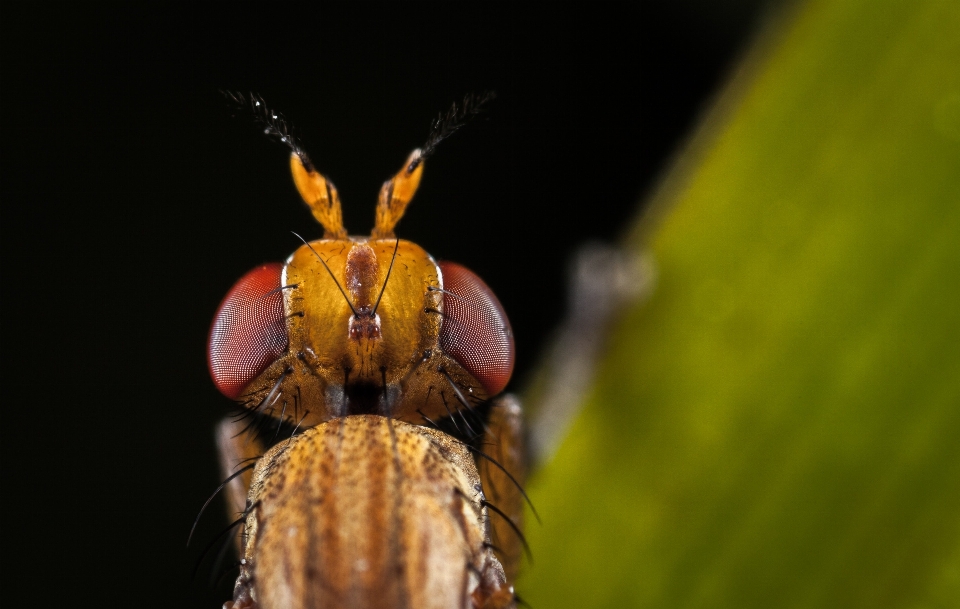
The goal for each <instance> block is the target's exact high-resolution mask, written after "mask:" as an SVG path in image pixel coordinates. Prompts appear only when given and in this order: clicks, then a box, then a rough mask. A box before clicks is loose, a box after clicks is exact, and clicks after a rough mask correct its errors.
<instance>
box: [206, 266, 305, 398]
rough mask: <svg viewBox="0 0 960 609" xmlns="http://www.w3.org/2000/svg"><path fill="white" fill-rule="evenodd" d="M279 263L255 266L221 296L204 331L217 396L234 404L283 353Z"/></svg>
mask: <svg viewBox="0 0 960 609" xmlns="http://www.w3.org/2000/svg"><path fill="white" fill-rule="evenodd" d="M281 271H283V265H282V264H279V263H274V264H265V265H263V266H259V267H257V268H255V269H253V270H252V271H250V272H249V273H247V274H246V275H244V276H243V277H241V278H240V280H239V281H238V282H237V283H236V284H234V286H233V287H232V288H231V289H230V291H229V292H227V295H226V297H225V298H224V299H223V302H222V303H220V308H219V309H217V314H216V316H215V317H214V318H213V325H212V326H211V328H210V339H209V342H208V344H207V357H208V363H209V365H210V376H212V377H213V382H214V383H215V384H216V386H217V389H219V390H220V393H222V394H223V395H225V396H227V397H228V398H230V399H236V398H237V396H239V395H240V393H241V392H242V391H243V389H244V387H246V386H247V385H248V384H250V381H252V380H253V379H255V378H257V376H259V375H260V373H261V372H263V371H264V370H265V369H266V368H267V367H268V366H269V365H270V364H272V363H273V362H275V361H277V359H278V358H279V357H280V356H281V355H283V353H284V351H286V348H287V327H286V323H285V322H284V317H283V294H282V293H281V291H280V289H279V288H280V273H281Z"/></svg>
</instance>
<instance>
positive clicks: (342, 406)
mask: <svg viewBox="0 0 960 609" xmlns="http://www.w3.org/2000/svg"><path fill="white" fill-rule="evenodd" d="M233 99H234V100H235V101H237V102H240V103H243V104H249V106H250V108H251V109H253V111H254V113H255V114H256V116H257V117H258V120H259V121H260V122H261V124H262V125H263V126H264V128H265V132H266V133H267V134H268V135H271V136H274V137H275V138H276V139H279V140H280V141H281V142H283V143H284V144H286V145H287V146H288V147H289V148H290V151H291V156H290V169H291V173H292V175H293V180H294V182H295V184H296V187H297V189H298V191H299V192H300V195H301V196H302V197H303V200H304V201H305V202H306V204H307V205H308V206H309V208H310V210H311V211H312V213H313V215H314V217H315V218H316V220H317V221H318V222H319V223H320V224H321V225H322V227H323V231H324V232H323V238H322V239H319V240H315V241H310V242H308V241H306V240H302V239H301V240H302V241H303V245H302V246H300V247H299V248H298V249H297V250H296V251H295V252H294V253H293V254H292V255H291V256H290V257H289V258H288V259H287V260H286V261H285V262H284V263H282V264H279V263H278V264H265V265H261V266H259V267H257V268H255V269H253V270H252V271H250V272H249V273H247V274H246V275H244V276H243V277H242V278H241V279H240V280H239V281H238V282H237V283H236V284H235V285H234V286H233V288H232V289H231V290H230V291H229V293H228V294H227V296H226V297H225V298H224V300H223V302H222V304H221V305H220V307H219V309H218V311H217V313H216V315H215V318H214V321H213V325H212V328H211V331H210V339H209V366H210V372H211V375H212V377H213V380H214V383H215V384H216V386H217V388H218V389H219V390H220V391H221V393H223V394H224V395H226V396H227V397H229V398H231V399H234V400H236V401H237V402H238V403H239V405H240V406H241V411H240V412H241V414H240V415H239V416H236V417H232V418H227V419H225V420H224V421H222V422H221V423H220V425H219V426H218V429H217V443H218V448H219V453H220V458H221V467H222V469H223V471H224V473H225V475H226V481H225V482H224V484H223V485H221V487H222V488H225V489H226V491H227V495H228V503H229V504H230V509H231V510H233V511H235V512H236V513H238V514H239V517H238V518H237V519H236V520H235V521H234V523H233V525H232V526H234V527H242V532H241V534H240V535H239V537H238V539H239V543H238V546H239V554H240V564H239V571H240V572H239V576H238V577H237V580H236V583H235V586H234V594H233V600H232V601H230V602H227V603H226V604H225V605H224V606H225V607H227V608H229V609H250V608H260V609H270V608H289V609H294V608H307V607H410V608H427V607H437V608H440V607H443V608H451V607H462V608H481V607H484V608H490V609H494V608H497V609H500V608H509V607H515V606H516V604H517V602H518V599H517V597H516V595H515V593H514V591H513V587H512V585H511V584H512V582H513V580H514V577H515V575H516V572H517V568H518V565H519V561H520V555H521V551H522V548H523V543H524V542H523V538H522V534H521V532H520V524H521V518H522V511H523V501H524V499H525V495H524V493H523V490H522V487H521V484H522V483H523V480H524V476H525V458H524V446H523V435H524V430H523V419H522V413H521V409H520V405H519V402H518V401H517V400H516V398H514V397H513V396H511V395H509V394H501V392H502V391H503V389H504V388H505V386H506V385H507V383H508V381H509V379H510V376H511V373H512V370H513V364H514V343H513V334H512V330H511V328H510V323H509V321H508V319H507V316H506V314H505V312H504V310H503V308H502V306H501V305H500V303H499V301H498V300H497V298H496V296H495V295H494V294H493V292H492V291H491V290H490V288H489V287H488V286H487V285H486V284H485V283H484V282H483V281H482V280H481V279H480V278H479V277H478V276H477V275H475V274H474V273H473V272H471V271H470V270H468V269H467V268H466V267H463V266H461V265H458V264H455V263H452V262H439V263H438V262H436V261H435V260H434V259H433V258H432V257H431V256H430V255H429V254H427V252H426V251H425V250H423V249H422V248H421V247H420V246H418V245H416V244H414V243H412V242H410V241H405V240H403V239H399V238H397V237H396V236H395V234H394V228H395V226H396V224H397V222H398V221H399V220H400V218H401V216H402V215H403V213H404V211H405V209H406V207H407V205H408V204H409V203H410V201H411V199H412V198H413V196H414V193H415V192H416V190H417V187H418V185H419V183H420V179H421V175H422V173H423V168H424V161H425V159H426V158H427V157H428V156H430V154H431V153H432V152H433V150H434V149H435V147H436V145H437V144H438V143H439V142H440V141H441V140H443V139H444V138H445V137H447V136H448V135H450V134H451V133H453V132H454V131H456V130H457V129H458V128H459V127H460V126H461V125H463V124H464V122H465V121H466V120H467V119H468V118H469V117H470V116H472V115H473V114H476V112H477V111H478V110H479V107H480V105H481V104H482V103H483V102H484V101H486V98H467V99H466V100H465V101H464V103H463V104H462V105H461V106H460V107H458V106H457V105H456V104H455V105H454V106H453V108H452V109H451V111H450V112H448V113H447V114H446V115H445V116H442V117H440V118H439V119H438V120H437V121H435V122H434V124H433V130H432V132H431V134H430V137H429V138H428V140H427V142H426V144H424V146H422V147H421V148H418V149H416V150H414V151H413V152H412V153H411V154H410V155H409V157H408V158H407V159H406V161H405V162H404V164H403V167H402V168H401V169H400V171H398V172H397V173H396V175H394V176H393V177H392V178H391V179H390V180H388V181H387V182H385V183H384V184H383V187H382V188H381V190H380V194H379V198H378V202H377V208H376V221H375V226H374V228H373V231H372V233H371V235H370V236H369V237H352V236H348V234H347V231H346V229H345V228H344V225H343V220H342V213H341V205H340V200H339V197H338V194H337V190H336V188H335V187H334V185H333V183H332V182H331V181H330V180H328V179H327V178H326V177H324V176H323V175H322V174H320V173H319V172H318V171H317V170H316V169H315V167H314V165H313V163H312V162H311V161H310V159H309V158H308V157H307V155H306V153H305V152H304V151H303V149H302V147H301V146H300V144H299V143H298V142H297V141H296V140H295V138H293V137H292V136H291V134H290V130H289V129H288V128H287V125H286V123H285V121H284V120H283V118H282V117H281V116H280V115H278V114H277V113H275V112H273V111H271V110H269V109H267V108H266V106H265V105H264V104H263V101H262V100H261V99H260V98H259V97H255V96H250V97H249V98H246V97H244V96H240V95H236V94H233ZM208 503H209V501H208ZM204 507H206V506H204Z"/></svg>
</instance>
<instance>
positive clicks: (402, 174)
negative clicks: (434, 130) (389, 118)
mask: <svg viewBox="0 0 960 609" xmlns="http://www.w3.org/2000/svg"><path fill="white" fill-rule="evenodd" d="M422 174H423V159H422V158H421V151H420V149H419V148H417V149H416V150H414V151H413V152H411V153H410V156H408V157H407V162H406V163H404V164H403V167H402V168H401V169H400V171H398V172H397V175H395V176H393V177H392V178H391V179H389V180H387V181H386V182H384V183H383V187H382V188H381V189H380V197H379V200H378V201H377V220H376V224H374V227H373V235H372V237H373V238H374V239H390V238H392V237H393V236H394V234H393V227H395V226H396V225H397V222H399V221H400V218H402V217H403V212H404V211H406V209H407V204H409V203H410V199H412V198H413V195H414V194H416V192H417V187H418V186H420V176H421V175H422Z"/></svg>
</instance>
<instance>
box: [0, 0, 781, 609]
mask: <svg viewBox="0 0 960 609" xmlns="http://www.w3.org/2000/svg"><path fill="white" fill-rule="evenodd" d="M764 7H765V3H763V2H762V1H761V0H746V1H743V2H739V3H732V4H728V5H727V6H725V7H724V8H722V9H721V8H718V7H717V6H716V5H715V4H714V3H709V2H703V3H700V2H697V1H695V0H687V1H684V2H677V3H669V2H649V1H647V2H642V3H638V4H637V5H636V6H634V7H633V8H632V9H631V10H624V9H619V10H613V9H612V8H610V7H606V6H604V5H598V8H597V9H595V10H588V9H589V8H590V7H589V5H586V4H584V3H578V4H570V5H561V4H552V5H550V6H549V7H547V6H544V7H543V8H542V9H541V10H540V11H536V10H535V9H533V8H526V9H522V10H521V9H513V8H506V7H500V8H495V7H494V8H484V9H479V8H475V9H472V10H469V9H464V8H456V7H451V6H447V5H440V4H436V5H418V6H416V7H407V6H399V7H392V8H389V9H384V8H382V7H379V6H374V5H366V6H361V7H353V8H347V7H330V6H323V7H319V8H317V7H314V8H308V7H306V6H299V5H282V6H277V7H275V8H272V7H270V6H268V5H266V4H256V5H253V4H222V5H216V6H215V7H207V8H206V9H204V10H200V9H193V8H187V7H186V5H184V6H176V7H163V6H139V7H136V8H131V7H124V6H121V5H119V4H118V5H115V6H111V5H95V6H91V5H85V6H82V7H76V8H72V9H61V8H57V9H54V7H53V6H52V5H51V6H48V7H46V8H43V9H36V10H35V11H34V12H31V13H25V12H23V10H24V9H21V8H17V7H11V6H10V4H9V3H5V4H4V7H3V9H2V28H3V29H2V44H3V51H2V53H3V54H2V92H0V100H2V112H3V114H2V116H3V118H2V121H0V130H2V142H3V146H2V155H3V157H2V180H0V187H2V199H0V201H2V210H3V211H2V214H3V215H2V234H3V238H2V247H3V260H2V265H3V266H2V280H3V311H2V318H0V319H2V325H0V328H2V354H3V360H4V361H3V368H2V370H3V386H4V387H5V388H6V392H5V394H4V396H5V399H4V401H3V403H4V407H3V413H4V414H3V419H2V450H3V470H2V476H3V489H4V497H5V500H4V501H3V502H2V505H3V523H4V524H3V538H4V539H3V541H4V547H5V555H6V556H5V559H6V560H5V562H6V564H7V565H8V566H7V569H6V573H5V578H4V579H5V581H7V582H8V585H7V586H6V588H7V590H8V591H9V592H8V593H7V594H8V596H7V598H6V600H5V601H4V604H7V603H9V602H11V601H18V602H14V604H15V605H16V604H19V603H20V602H24V601H25V602H28V603H29V604H30V605H37V606H42V605H53V604H59V603H66V602H74V601H77V602H81V603H84V604H86V605H90V606H98V605H103V606H134V605H135V606H137V607H153V606H156V607H160V606H163V607H167V606H177V607H190V606H196V607H216V606H219V603H221V602H222V601H223V600H225V599H226V596H227V594H228V593H229V592H228V591H229V588H230V584H229V582H221V584H220V586H219V588H217V589H211V588H210V587H209V585H208V583H207V579H208V576H209V571H210V570H209V568H205V567H202V568H201V569H200V571H199V576H198V577H197V578H196V580H195V581H194V582H191V570H192V568H193V565H194V563H195V562H196V560H197V556H198V555H199V553H200V548H201V547H202V546H203V544H204V543H205V542H206V541H208V540H210V539H211V538H212V537H213V536H214V535H215V533H216V531H217V530H218V529H219V528H220V527H222V526H223V524H224V523H225V518H224V516H223V515H222V507H221V506H220V505H217V504H214V507H213V509H212V510H211V512H210V513H209V515H208V516H207V517H206V518H205V519H204V521H203V522H202V523H201V528H200V531H199V534H198V538H199V539H200V541H201V543H200V544H199V546H195V547H192V548H190V549H185V548H184V543H185V541H186V536H187V532H188V530H189V528H190V524H191V522H192V520H193V518H194V516H195V515H196V513H197V510H198V509H199V507H200V505H201V504H202V503H203V501H204V500H205V498H206V497H207V495H208V494H209V493H210V492H211V491H212V490H213V488H214V487H215V486H216V484H217V483H218V481H219V473H218V471H217V467H216V456H215V453H214V448H213V441H212V433H211V432H212V427H213V425H214V423H215V421H216V420H218V419H219V418H220V417H222V416H223V415H224V414H225V413H226V412H227V410H228V406H229V404H228V402H227V400H226V399H225V398H222V397H221V396H220V395H219V394H218V393H217V392H216V390H215V389H214V388H213V386H212V383H211V382H210V380H209V378H208V376H207V370H206V363H205V353H204V350H205V342H206V335H207V330H208V324H209V322H210V319H211V317H212V315H213V312H214V310H215V309H216V307H217V304H218V302H219V300H220V298H221V297H222V296H223V294H224V293H225V292H226V290H227V289H228V288H229V287H230V286H231V285H232V283H233V282H234V281H235V280H236V279H237V278H238V277H239V276H240V275H241V274H243V273H244V272H245V271H247V270H248V269H250V268H251V267H253V266H254V265H256V264H259V263H261V262H264V261H271V260H282V259H283V258H285V257H286V256H287V255H288V254H289V253H291V252H292V251H293V250H294V249H295V248H296V247H297V245H298V242H297V240H296V238H295V237H294V236H293V235H291V233H290V231H292V230H294V231H297V232H298V233H301V234H303V235H304V236H305V237H308V238H309V237H314V238H316V237H319V236H320V229H319V227H318V226H317V225H316V224H315V223H314V222H313V220H312V218H311V216H310V214H309V212H308V211H307V210H306V208H305V206H303V205H302V203H301V202H300V200H299V197H298V196H297V194H296V191H295V189H294V187H293V185H292V182H291V180H290V177H289V174H288V169H287V155H286V152H285V151H284V150H282V149H281V148H280V147H279V146H277V145H276V144H274V143H272V142H270V141H268V140H267V139H266V138H264V137H263V136H261V135H260V134H259V133H258V129H257V128H256V127H255V126H254V125H253V124H252V123H251V122H250V121H248V120H243V119H239V118H233V117H232V115H233V114H234V112H233V110H232V109H231V108H230V107H229V106H228V104H227V103H226V102H225V101H224V99H223V97H222V96H221V95H220V94H219V93H218V90H219V89H234V90H240V91H251V90H252V91H256V92H258V93H260V94H262V95H263V96H264V98H265V99H266V100H267V101H268V102H269V103H270V104H271V105H273V106H274V107H276V108H278V109H280V110H281V111H282V112H283V113H284V114H285V115H286V117H287V118H288V119H290V120H291V121H292V122H293V123H294V125H295V126H296V129H297V132H298V133H299V134H300V136H301V137H302V140H303V142H304V144H305V146H306V149H307V150H308V152H309V153H310V155H311V157H312V158H313V160H314V162H315V163H316V165H317V166H318V168H319V169H320V170H321V171H322V172H324V173H325V174H326V175H327V176H329V177H330V178H331V179H332V180H333V181H334V182H335V183H336V185H337V187H338V189H339V191H340V195H341V198H342V200H343V202H344V216H345V220H346V224H347V227H348V228H349V229H350V231H351V233H354V234H366V233H368V232H369V230H370V228H371V226H372V219H373V209H374V204H375V201H376V195H377V192H378V190H379V187H380V184H381V183H382V182H383V180H385V179H387V178H388V177H389V176H391V175H392V174H393V173H394V172H395V171H396V170H397V169H398V168H399V167H400V165H401V163H402V161H403V159H404V158H405V156H406V154H407V153H408V152H409V151H410V150H411V149H412V148H414V147H416V146H418V145H420V144H421V143H422V142H423V140H424V139H425V137H426V135H427V133H428V131H429V124H430V121H431V120H432V119H433V117H434V116H436V115H437V113H439V112H440V111H443V110H446V108H448V107H449V105H450V104H451V102H453V101H456V100H459V99H461V98H462V97H463V95H464V94H465V93H468V92H480V91H484V90H488V89H492V90H495V91H496V92H497V94H498V99H497V100H496V101H495V102H493V104H492V105H491V106H490V108H489V110H488V112H486V113H485V114H484V115H483V117H482V118H481V119H480V120H477V121H475V122H474V123H472V124H471V125H470V126H468V127H467V128H465V129H463V130H462V131H461V132H459V133H458V134H457V135H456V136H455V137H454V138H453V139H451V140H449V141H447V142H445V143H444V144H442V145H441V147H440V148H439V150H438V152H437V153H436V155H435V156H434V157H433V158H431V159H430V161H429V162H428V163H427V164H426V171H425V174H424V179H423V182H422V184H421V188H420V191H419V192H418V194H417V197H416V199H415V200H414V202H413V204H412V205H411V207H410V209H409V210H408V213H407V215H406V217H405V218H404V220H403V221H402V222H401V224H400V225H399V228H398V234H399V235H400V236H401V237H403V238H406V239H410V240H412V241H415V242H417V243H419V244H421V245H422V246H424V247H425V248H426V249H427V250H428V251H430V252H431V253H432V254H433V255H434V256H435V257H437V258H438V259H451V260H456V261H458V262H461V263H463V264H465V265H467V266H469V267H471V268H472V269H474V270H475V271H476V272H477V273H478V274H479V275H481V276H482V277H484V278H485V279H486V280H487V282H488V283H489V284H490V285H491V287H492V288H493V289H494V290H495V291H496V292H497V293H498V295H499V297H500V299H501V301H502V302H503V304H504V306H505V308H506V310H507V311H508V312H509V313H510V316H511V320H512V322H513V325H514V330H515V333H516V337H517V344H518V367H517V373H516V375H515V377H514V379H515V380H514V382H513V383H512V384H511V386H512V387H514V388H516V387H517V386H519V385H520V384H522V380H523V378H524V376H525V375H526V374H527V373H528V372H529V370H530V368H531V366H532V365H533V363H534V362H535V360H536V357H537V354H538V350H539V349H540V348H541V347H542V345H543V342H544V340H545V338H546V337H547V336H548V335H549V331H550V329H551V328H552V327H553V326H554V325H556V323H557V322H558V320H559V319H560V317H561V316H562V313H563V298H564V292H563V289H564V287H563V280H564V268H565V264H566V261H567V260H568V258H569V256H570V254H571V252H572V251H573V250H574V248H575V247H576V246H577V245H578V244H581V243H583V242H584V241H587V240H591V239H593V240H596V239H601V240H608V241H609V240H613V239H616V238H617V237H618V236H619V235H621V234H623V232H624V231H625V229H626V226H627V222H628V220H629V218H630V217H632V216H633V215H634V214H635V213H636V211H637V210H638V209H639V205H640V204H639V201H640V200H642V196H643V194H644V193H645V192H646V191H647V190H648V189H649V188H650V187H651V186H652V184H653V183H654V180H655V178H656V176H657V175H658V172H659V171H660V170H661V169H662V168H663V167H664V166H665V164H666V163H667V160H668V158H669V156H670V155H671V154H672V153H673V152H675V150H676V148H677V146H678V145H679V143H680V142H681V141H682V138H683V137H684V136H685V135H686V134H687V133H688V132H689V129H690V128H691V127H692V125H693V124H694V121H695V119H696V116H697V114H698V110H699V109H701V108H702V106H703V104H705V103H706V102H707V101H708V100H709V99H710V96H711V95H712V94H713V93H715V92H716V89H717V86H718V85H719V84H720V83H722V81H723V76H724V75H725V73H726V71H727V70H728V69H729V67H730V65H731V62H732V61H733V60H734V59H735V57H736V55H737V53H738V51H740V50H742V49H743V48H744V45H745V44H746V43H747V41H748V40H749V37H750V35H751V34H752V33H753V32H754V31H755V28H756V25H757V24H758V23H759V22H760V21H761V19H762V17H763V16H764V11H765V8H764ZM11 565H12V569H11ZM8 606H12V605H8Z"/></svg>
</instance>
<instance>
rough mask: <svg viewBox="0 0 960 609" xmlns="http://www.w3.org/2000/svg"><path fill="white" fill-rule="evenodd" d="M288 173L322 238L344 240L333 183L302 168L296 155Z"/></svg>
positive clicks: (335, 188)
mask: <svg viewBox="0 0 960 609" xmlns="http://www.w3.org/2000/svg"><path fill="white" fill-rule="evenodd" d="M290 173H292V174H293V183H294V184H296V185H297V190H299V191H300V196H301V197H303V200H304V202H306V204H307V206H308V207H309V208H310V211H311V212H313V217H314V218H316V219H317V222H319V223H320V224H321V225H322V226H323V238H324V239H346V238H347V229H345V228H344V227H343V211H342V210H341V209H340V196H339V195H337V187H336V186H334V185H333V182H331V181H330V180H328V179H327V178H325V177H323V176H322V175H321V174H319V173H317V172H316V171H311V170H308V169H307V168H306V167H304V165H303V162H302V161H301V160H300V157H298V156H297V155H296V154H291V155H290ZM414 188H416V187H414ZM401 213H402V212H401Z"/></svg>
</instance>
